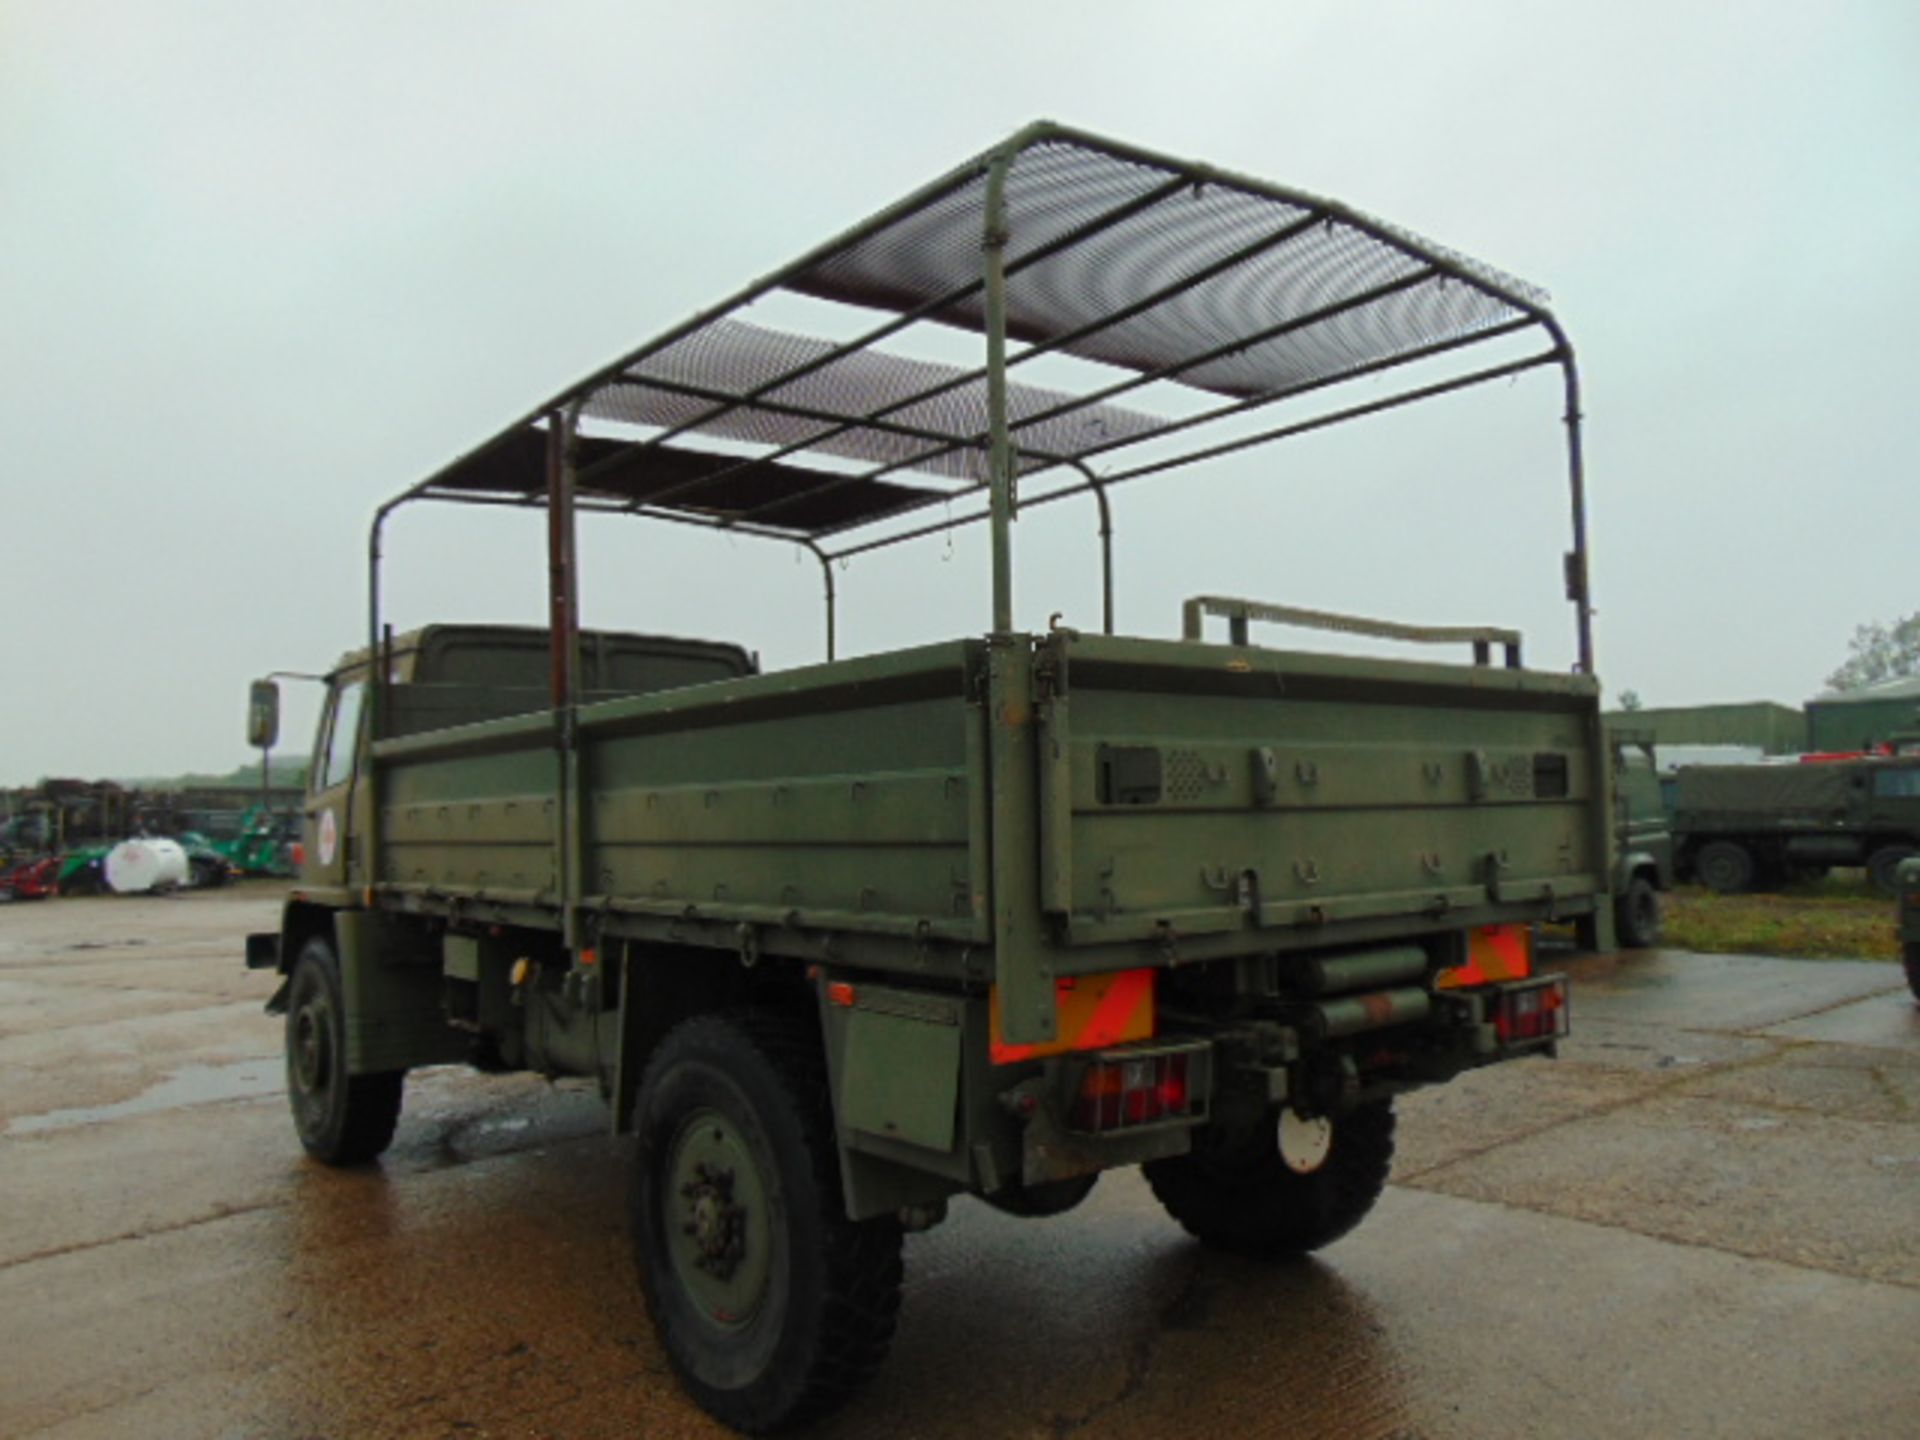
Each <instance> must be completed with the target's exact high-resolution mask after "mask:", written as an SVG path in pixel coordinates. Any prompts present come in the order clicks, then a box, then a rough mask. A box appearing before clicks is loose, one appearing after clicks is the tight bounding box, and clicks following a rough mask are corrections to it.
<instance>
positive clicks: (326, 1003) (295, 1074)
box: [286, 936, 407, 1165]
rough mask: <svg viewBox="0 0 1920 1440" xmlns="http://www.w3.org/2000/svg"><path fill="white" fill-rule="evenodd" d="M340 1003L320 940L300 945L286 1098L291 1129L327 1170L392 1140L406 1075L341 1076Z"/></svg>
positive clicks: (336, 969)
mask: <svg viewBox="0 0 1920 1440" xmlns="http://www.w3.org/2000/svg"><path fill="white" fill-rule="evenodd" d="M346 1013H347V1012H346V1005H345V1003H344V1001H343V1000H342V998H341V991H340V962H339V961H338V960H336V959H335V958H334V954H333V946H331V945H330V944H328V943H327V942H326V941H325V940H323V939H320V938H319V937H318V936H316V937H314V938H313V939H310V940H308V941H307V943H306V944H305V945H304V946H302V947H301V949H300V956H299V958H298V959H297V960H296V961H294V966H293V979H292V982H291V983H290V984H289V986H288V988H287V1042H286V1048H287V1100H288V1102H289V1103H290V1104H291V1105H292V1107H293V1127H294V1129H295V1130H296V1131H298V1132H299V1135H300V1143H301V1144H302V1145H303V1146H305V1147H306V1151H307V1153H308V1154H309V1155H311V1156H313V1158H314V1159H316V1160H319V1161H323V1162H324V1163H326V1164H328V1165H356V1164H359V1163H361V1162H362V1161H366V1160H371V1159H373V1157H374V1156H376V1155H378V1154H380V1152H381V1151H383V1150H385V1149H386V1148H387V1146H388V1145H390V1144H392V1143H393V1130H394V1126H395V1125H396V1124H398V1123H399V1120H400V1099H401V1093H402V1091H403V1089H404V1088H405V1085H406V1078H407V1074H406V1071H404V1070H393V1071H388V1072H386V1073H385V1074H380V1075H349V1074H348V1073H347V1039H346Z"/></svg>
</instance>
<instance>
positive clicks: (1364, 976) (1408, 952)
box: [1300, 945, 1427, 995]
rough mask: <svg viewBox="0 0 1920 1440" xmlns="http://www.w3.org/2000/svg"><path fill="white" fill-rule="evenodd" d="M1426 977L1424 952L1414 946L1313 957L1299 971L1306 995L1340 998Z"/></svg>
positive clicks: (1397, 946) (1396, 946)
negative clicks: (1355, 991) (1357, 991)
mask: <svg viewBox="0 0 1920 1440" xmlns="http://www.w3.org/2000/svg"><path fill="white" fill-rule="evenodd" d="M1426 973H1427V952H1426V951H1425V950H1422V949H1421V948H1420V947H1419V946H1418V945H1395V946H1392V947H1390V948H1388V949H1385V950H1363V951H1361V952H1360V953H1359V954H1357V955H1326V956H1319V955H1316V956H1314V957H1312V958H1311V959H1309V960H1307V961H1306V963H1305V964H1304V965H1303V966H1302V967H1301V971H1300V983H1301V984H1302V986H1304V987H1305V989H1306V991H1307V993H1308V994H1309V995H1342V994H1345V993H1346V992H1347V991H1349V990H1377V989H1379V988H1380V987H1381V986H1383V985H1405V984H1406V983H1407V982H1408V981H1411V980H1419V979H1422V978H1423V977H1424V976H1425V975H1426Z"/></svg>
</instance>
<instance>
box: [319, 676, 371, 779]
mask: <svg viewBox="0 0 1920 1440" xmlns="http://www.w3.org/2000/svg"><path fill="white" fill-rule="evenodd" d="M366 692H367V686H366V682H365V681H364V680H353V681H350V682H348V683H347V684H345V685H342V686H341V687H340V688H339V689H338V690H336V691H335V692H334V696H333V707H332V709H333V714H332V718H331V720H330V721H329V724H328V729H327V747H326V755H325V757H324V759H323V763H322V764H321V766H320V768H319V772H318V775H319V778H318V780H317V781H316V782H315V785H314V788H315V789H316V790H331V789H332V788H333V787H334V786H335V785H343V784H345V783H346V781H347V780H348V779H349V778H350V777H351V776H352V774H353V751H354V746H355V743H356V742H357V741H358V740H359V738H360V707H361V703H362V702H363V701H364V700H365V698H366Z"/></svg>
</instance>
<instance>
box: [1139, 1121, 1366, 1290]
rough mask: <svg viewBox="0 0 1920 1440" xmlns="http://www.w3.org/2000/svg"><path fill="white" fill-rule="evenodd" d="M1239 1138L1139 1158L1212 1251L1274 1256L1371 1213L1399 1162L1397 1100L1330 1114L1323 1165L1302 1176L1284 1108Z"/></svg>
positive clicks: (1164, 1198)
mask: <svg viewBox="0 0 1920 1440" xmlns="http://www.w3.org/2000/svg"><path fill="white" fill-rule="evenodd" d="M1273 1119H1274V1121H1275V1123H1274V1124H1272V1125H1264V1126H1262V1127H1260V1133H1259V1135H1258V1136H1257V1137H1252V1139H1251V1140H1248V1139H1245V1138H1243V1140H1242V1141H1241V1143H1238V1144H1234V1143H1231V1142H1226V1141H1224V1140H1223V1139H1222V1138H1221V1137H1210V1135H1209V1132H1206V1131H1202V1132H1200V1133H1199V1134H1197V1135H1196V1136H1195V1137H1194V1142H1195V1148H1194V1150H1193V1151H1192V1153H1190V1154H1186V1155H1178V1156H1175V1157H1173V1158H1172V1159H1168V1160H1152V1161H1149V1162H1148V1163H1147V1164H1146V1165H1144V1166H1142V1167H1141V1168H1142V1170H1143V1171H1144V1173H1145V1174H1146V1177H1147V1183H1148V1184H1149V1185H1150V1186H1152V1187H1153V1193H1154V1197H1155V1198H1156V1199H1158V1200H1159V1202H1160V1203H1161V1204H1162V1205H1163V1206H1165V1207H1166V1211H1167V1213H1168V1214H1169V1215H1171V1216H1172V1217H1173V1218H1174V1219H1175V1220H1178V1221H1179V1222H1180V1223H1181V1225H1182V1226H1184V1227H1185V1228H1186V1231H1187V1233H1188V1234H1189V1235H1191V1236H1193V1238H1194V1239H1196V1240H1198V1241H1200V1242H1201V1243H1202V1244H1203V1245H1209V1246H1211V1247H1213V1248H1214V1249H1216V1250H1226V1251H1230V1252H1232V1253H1233V1254H1236V1255H1248V1256H1252V1257H1254V1258H1256V1259H1262V1260H1274V1259H1280V1258H1282V1257H1284V1256H1289V1255H1301V1254H1305V1253H1306V1252H1307V1251H1309V1250H1318V1249H1319V1248H1320V1247H1321V1246H1323V1245H1330V1244H1332V1243H1333V1242H1334V1241H1335V1240H1338V1239H1339V1238H1340V1237H1341V1236H1342V1235H1345V1234H1346V1233H1347V1232H1348V1231H1349V1230H1351V1229H1353V1227H1354V1226H1356V1225H1358V1224H1359V1223H1360V1222H1361V1221H1362V1220H1363V1219H1365V1218H1366V1215H1367V1212H1368V1211H1369V1210H1371V1209H1373V1206H1374V1202H1375V1201H1377V1200H1378V1199H1379V1198H1380V1192H1381V1190H1383V1189H1384V1188H1385V1187H1386V1183H1387V1170H1388V1168H1389V1167H1390V1166H1391V1164H1392V1163H1393V1102H1392V1101H1391V1100H1381V1101H1377V1102H1375V1103H1373V1104H1370V1105H1361V1106H1359V1107H1357V1108H1355V1109H1354V1110H1352V1111H1351V1112H1349V1113H1348V1114H1346V1115H1343V1116H1341V1117H1340V1118H1339V1119H1337V1120H1335V1121H1334V1122H1333V1148H1332V1149H1331V1150H1330V1151H1329V1152H1328V1154H1327V1157H1326V1160H1325V1161H1324V1162H1323V1163H1322V1164H1321V1166H1320V1168H1319V1169H1317V1170H1314V1171H1312V1172H1311V1173H1309V1174H1305V1175H1302V1174H1298V1173H1296V1172H1295V1171H1293V1170H1291V1169H1289V1168H1288V1166H1287V1164H1286V1162H1285V1161H1284V1160H1282V1159H1281V1158H1280V1144H1279V1137H1278V1123H1277V1122H1278V1120H1279V1114H1278V1112H1277V1111H1276V1112H1274V1114H1273Z"/></svg>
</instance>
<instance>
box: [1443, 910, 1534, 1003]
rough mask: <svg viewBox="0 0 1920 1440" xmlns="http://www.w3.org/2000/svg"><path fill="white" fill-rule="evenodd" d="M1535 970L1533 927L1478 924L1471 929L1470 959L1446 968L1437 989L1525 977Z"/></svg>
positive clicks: (1468, 951) (1468, 953) (1468, 942)
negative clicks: (1448, 968)
mask: <svg viewBox="0 0 1920 1440" xmlns="http://www.w3.org/2000/svg"><path fill="white" fill-rule="evenodd" d="M1532 973H1533V929H1532V927H1531V926H1527V925H1478V926H1475V927H1474V928H1473V929H1472V930H1469V931H1468V932H1467V963H1466V964H1464V965H1455V966H1454V967H1453V968H1452V969H1450V970H1442V971H1441V972H1440V974H1439V977H1438V978H1437V979H1435V981H1434V982H1433V983H1434V985H1435V987H1436V988H1437V989H1441V990H1452V989H1457V988H1458V987H1460V986H1462V985H1486V984H1489V983H1491V982H1492V981H1495V980H1524V979H1526V978H1527V976H1529V975H1531V974H1532Z"/></svg>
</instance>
